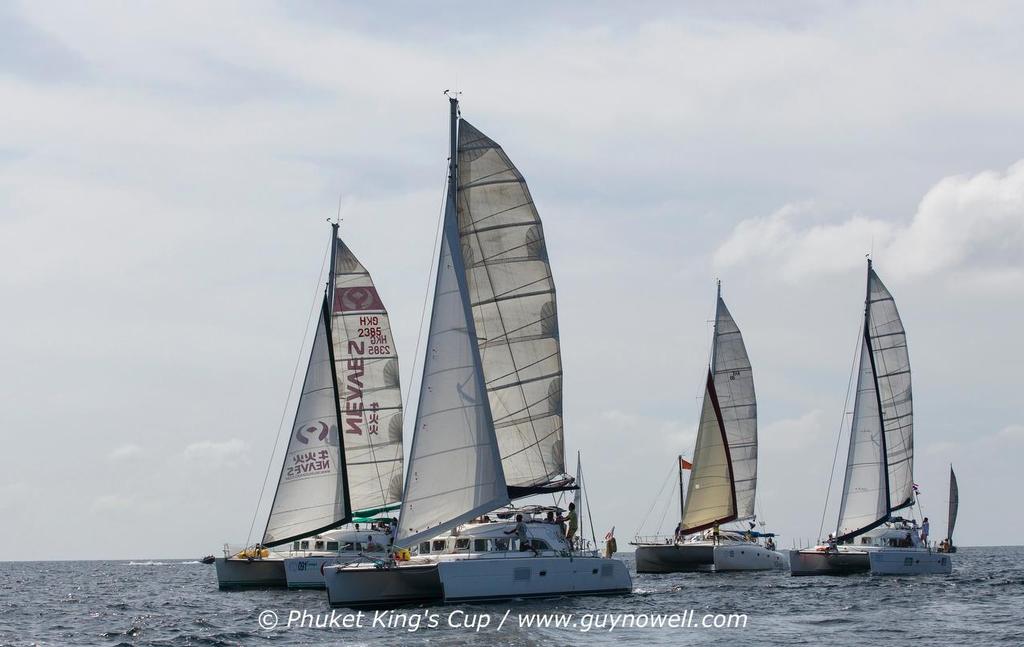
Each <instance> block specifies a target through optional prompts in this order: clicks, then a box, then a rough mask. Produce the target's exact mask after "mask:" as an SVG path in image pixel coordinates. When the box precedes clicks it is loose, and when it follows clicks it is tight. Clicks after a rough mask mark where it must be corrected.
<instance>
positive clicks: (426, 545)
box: [420, 541, 430, 555]
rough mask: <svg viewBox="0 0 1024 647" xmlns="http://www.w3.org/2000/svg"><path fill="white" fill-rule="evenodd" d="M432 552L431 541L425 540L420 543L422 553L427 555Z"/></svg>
mask: <svg viewBox="0 0 1024 647" xmlns="http://www.w3.org/2000/svg"><path fill="white" fill-rule="evenodd" d="M429 552H430V542H429V541H424V542H422V543H420V555H426V554H427V553H429Z"/></svg>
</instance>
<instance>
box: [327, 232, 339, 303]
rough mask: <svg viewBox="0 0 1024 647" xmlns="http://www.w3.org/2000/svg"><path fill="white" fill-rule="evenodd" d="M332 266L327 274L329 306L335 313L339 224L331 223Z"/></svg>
mask: <svg viewBox="0 0 1024 647" xmlns="http://www.w3.org/2000/svg"><path fill="white" fill-rule="evenodd" d="M330 254H331V266H330V271H329V272H328V273H327V305H329V306H330V307H331V310H330V311H331V312H332V313H333V312H334V280H335V271H336V270H335V265H336V264H337V260H338V223H336V222H332V223H331V251H330Z"/></svg>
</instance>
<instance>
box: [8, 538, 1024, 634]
mask: <svg viewBox="0 0 1024 647" xmlns="http://www.w3.org/2000/svg"><path fill="white" fill-rule="evenodd" d="M621 557H622V558H623V559H625V560H626V561H627V562H628V563H629V566H630V570H631V571H632V568H633V561H632V554H630V553H625V554H623V555H622V556H621ZM953 559H954V566H953V575H952V576H949V577H944V576H925V577H914V578H909V577H871V576H867V575H864V576H850V577H843V578H835V577H833V578H826V577H805V578H794V577H791V576H790V575H789V574H788V573H781V572H780V573H728V574H726V573H723V574H715V573H698V574H694V573H688V574H675V575H635V574H634V578H633V584H634V589H635V592H634V593H633V595H627V596H615V597H587V598H561V599H556V600H543V601H540V600H530V601H516V602H511V603H508V602H506V603H501V604H482V605H462V606H458V607H433V608H426V609H411V610H405V611H404V612H403V613H404V614H405V615H404V616H403V615H401V614H396V615H394V616H393V617H389V618H388V619H387V621H388V622H391V623H392V625H391V626H384V627H382V626H380V623H379V622H378V624H377V626H374V623H373V613H372V612H369V613H367V614H365V616H364V617H363V619H362V621H361V624H362V625H363V626H362V627H360V628H355V627H353V628H337V627H329V626H328V627H321V628H317V627H315V626H313V627H309V626H307V627H297V626H292V627H290V628H289V627H285V626H284V625H285V624H286V622H287V618H288V616H289V613H290V612H293V611H294V612H296V613H301V612H303V611H305V612H308V614H309V618H310V620H309V622H315V620H314V619H315V618H317V616H318V614H319V617H320V622H321V624H323V623H325V622H328V620H329V617H330V613H331V610H330V609H329V607H328V605H327V599H326V594H325V593H324V592H323V591H287V590H259V591H231V592H225V591H219V590H217V578H216V574H215V572H214V567H213V566H207V565H204V564H200V563H199V562H196V561H182V560H152V561H134V562H128V561H103V562H0V645H309V644H345V645H349V644H351V645H446V646H447V645H489V646H493V645H504V644H511V645H545V646H547V645H571V644H612V643H618V642H628V643H636V644H651V645H680V644H682V645H687V644H709V645H730V646H733V647H736V646H739V645H827V646H829V647H841V646H845V645H851V646H852V645H870V646H873V647H874V646H878V645H908V646H914V647H918V646H921V645H944V646H949V645H958V644H969V645H971V646H976V645H1024V547H999V548H962V549H960V552H958V553H957V554H955V555H954V556H953ZM691 609H692V610H693V612H694V613H693V616H689V615H683V616H682V618H684V619H685V618H692V621H693V622H698V623H699V622H701V621H702V618H703V617H704V616H705V615H706V614H716V613H720V614H726V616H728V614H745V615H746V626H745V627H722V628H717V629H716V628H713V627H711V628H704V627H685V626H684V627H681V628H679V627H677V628H672V627H667V626H666V627H657V628H652V627H650V626H647V627H637V626H627V627H623V626H616V627H615V628H614V629H610V628H609V623H610V621H611V619H613V618H615V617H618V618H620V620H619V622H620V623H621V622H626V623H629V622H630V620H629V618H630V616H622V615H621V614H632V616H631V617H632V618H633V620H632V622H633V623H634V624H639V623H642V622H644V621H643V620H639V621H638V620H637V619H638V618H641V617H643V618H647V619H648V620H647V622H650V618H652V614H653V616H658V615H661V616H662V617H668V616H669V615H670V614H688V612H689V611H690V610H691ZM268 610H269V611H272V612H274V613H275V614H277V617H278V618H279V622H280V624H279V626H278V627H277V628H274V629H270V630H268V629H264V628H261V626H260V624H259V618H260V614H261V613H263V614H264V616H263V617H264V618H265V619H266V618H267V617H268V616H267V614H266V613H265V612H266V611H268ZM344 613H346V612H345V611H339V612H338V614H337V615H336V617H337V618H338V620H337V622H338V623H339V624H340V622H341V616H343V615H344ZM506 613H507V614H508V615H507V616H506ZM533 614H571V623H574V624H570V626H566V627H560V628H552V627H549V628H536V627H532V628H525V627H521V626H519V618H520V617H528V616H532V615H533ZM413 616H415V617H418V618H419V620H418V621H416V620H413ZM503 616H506V619H505V621H504V624H503V625H502V626H501V628H500V629H499V628H498V624H499V621H501V619H502V617H503ZM726 616H723V617H726ZM431 617H433V618H434V619H435V620H436V622H437V625H438V626H437V627H429V626H427V624H428V622H427V619H429V618H431ZM563 617H570V616H567V615H563ZM485 618H486V620H485ZM602 619H603V622H604V626H598V623H600V622H602ZM353 621H355V619H350V622H353ZM684 621H685V620H681V621H680V622H684ZM416 622H419V625H418V627H416V628H415V629H413V627H412V625H413V624H415V623H416ZM666 622H668V621H667V620H666ZM711 622H714V618H712V620H711ZM720 622H725V621H724V620H720ZM733 622H735V623H738V622H739V620H734V621H733ZM484 623H489V624H488V625H487V626H482V627H481V626H480V625H484ZM395 625H397V626H395ZM465 625H470V626H468V627H467V626H465ZM585 627H589V631H585V630H584V629H585Z"/></svg>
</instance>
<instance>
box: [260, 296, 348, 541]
mask: <svg viewBox="0 0 1024 647" xmlns="http://www.w3.org/2000/svg"><path fill="white" fill-rule="evenodd" d="M336 384H337V376H336V374H335V358H334V353H333V348H332V344H331V320H330V305H329V302H328V299H327V296H326V295H325V296H324V301H323V306H322V308H321V312H320V318H319V321H318V323H317V328H316V333H315V334H314V336H313V344H312V347H311V349H310V354H309V363H308V365H307V367H306V374H305V377H304V379H303V383H302V390H301V391H300V394H299V402H298V406H297V407H296V411H295V421H294V423H293V425H292V431H291V433H290V434H289V437H288V446H287V448H286V450H285V458H284V464H283V465H282V467H281V475H280V477H279V478H278V483H277V490H276V491H275V493H274V499H273V503H272V504H271V509H270V515H269V517H268V518H267V526H266V529H265V530H264V533H263V540H262V542H261V543H262V544H263V545H264V546H277V545H280V544H284V543H287V542H289V541H292V540H294V539H299V538H301V537H308V536H309V535H312V534H315V533H317V532H322V531H324V530H328V529H330V528H334V527H337V526H340V525H342V524H343V523H346V522H347V521H348V520H349V519H350V518H351V515H352V506H351V501H350V497H349V489H348V482H347V479H346V472H347V466H346V464H345V452H344V445H343V440H342V437H341V434H340V429H341V410H340V409H339V407H338V395H337V393H338V392H337V387H336Z"/></svg>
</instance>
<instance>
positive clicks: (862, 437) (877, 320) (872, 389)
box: [838, 260, 914, 540]
mask: <svg viewBox="0 0 1024 647" xmlns="http://www.w3.org/2000/svg"><path fill="white" fill-rule="evenodd" d="M853 408H854V413H853V424H852V425H851V428H850V449H849V453H848V455H847V462H846V479H845V481H844V483H843V497H842V500H841V502H840V511H839V523H838V531H839V535H840V536H839V539H840V540H847V539H850V538H852V537H854V536H856V535H859V534H861V533H863V532H866V531H868V530H871V529H872V528H875V527H877V526H879V525H881V524H882V523H884V522H885V521H887V520H888V519H889V517H890V515H891V513H892V512H894V511H896V510H899V509H901V508H905V507H908V506H910V505H912V504H913V501H914V491H913V487H914V424H913V423H914V416H913V397H912V395H911V387H910V357H909V355H908V353H907V336H906V332H905V330H904V328H903V323H902V322H901V321H900V316H899V312H898V311H897V309H896V302H895V301H894V300H893V298H892V295H891V294H890V293H889V291H888V290H887V289H886V287H885V285H883V284H882V281H881V280H880V279H879V278H878V275H877V274H875V271H874V270H873V269H872V267H871V261H870V260H868V277H867V297H866V299H865V307H864V340H863V342H862V344H861V351H860V370H859V375H858V379H857V396H856V399H855V401H854V407H853Z"/></svg>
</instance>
